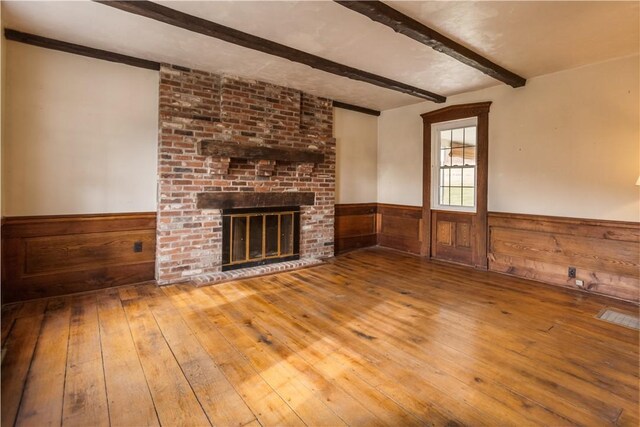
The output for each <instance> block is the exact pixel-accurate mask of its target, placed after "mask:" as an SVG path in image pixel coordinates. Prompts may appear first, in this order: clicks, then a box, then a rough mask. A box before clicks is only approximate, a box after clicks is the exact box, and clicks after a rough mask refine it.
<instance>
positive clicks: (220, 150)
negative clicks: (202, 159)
mask: <svg viewBox="0 0 640 427" xmlns="http://www.w3.org/2000/svg"><path fill="white" fill-rule="evenodd" d="M198 154H201V155H203V156H211V157H229V158H232V159H249V160H275V161H280V162H292V163H315V164H318V163H323V162H324V154H323V153H321V152H318V151H314V150H302V149H295V148H282V147H266V146H256V145H246V144H235V143H230V142H226V141H215V140H203V141H200V143H199V144H198Z"/></svg>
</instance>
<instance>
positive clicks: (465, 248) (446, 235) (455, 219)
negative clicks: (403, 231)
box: [431, 210, 475, 265]
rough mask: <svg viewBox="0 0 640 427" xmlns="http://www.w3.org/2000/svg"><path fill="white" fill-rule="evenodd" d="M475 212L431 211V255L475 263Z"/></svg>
mask: <svg viewBox="0 0 640 427" xmlns="http://www.w3.org/2000/svg"><path fill="white" fill-rule="evenodd" d="M474 219H475V214H473V213H466V212H447V211H436V210H432V211H431V230H432V233H431V257H432V258H436V259H441V260H445V261H453V262H457V263H460V264H467V265H473V261H474V256H473V255H474V254H473V249H474V246H475V243H474V241H473V229H474Z"/></svg>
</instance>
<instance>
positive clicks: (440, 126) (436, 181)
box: [431, 117, 478, 213]
mask: <svg viewBox="0 0 640 427" xmlns="http://www.w3.org/2000/svg"><path fill="white" fill-rule="evenodd" d="M469 126H475V127H476V130H477V128H478V118H477V117H469V118H467V119H459V120H451V121H449V122H440V123H434V124H432V125H431V209H434V210H440V211H452V212H471V213H475V212H476V211H477V206H478V159H477V158H476V167H475V169H474V171H475V179H474V182H475V183H476V184H475V188H476V191H474V199H473V207H467V206H449V205H441V204H440V192H439V189H440V173H439V172H440V167H439V162H438V159H440V156H439V154H440V132H441V131H443V130H450V129H457V128H461V127H469ZM476 135H477V132H476ZM477 144H478V141H477V140H476V147H477ZM476 153H477V151H476Z"/></svg>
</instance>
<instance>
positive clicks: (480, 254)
mask: <svg viewBox="0 0 640 427" xmlns="http://www.w3.org/2000/svg"><path fill="white" fill-rule="evenodd" d="M490 105H491V103H490V102H483V103H476V104H465V105H454V106H450V107H446V108H443V109H440V110H436V111H432V112H429V113H425V114H423V115H422V118H423V123H424V147H423V149H424V172H423V206H422V220H423V227H422V244H421V245H422V246H421V254H422V255H423V256H426V257H429V258H434V259H438V260H443V261H451V262H456V263H459V264H466V265H470V266H473V267H476V268H480V269H486V268H487V172H488V142H489V141H488V135H489V132H488V127H489V106H490ZM469 122H472V123H473V125H469V124H468V123H469ZM457 123H459V125H458V124H457ZM464 123H467V124H464ZM449 128H450V129H449ZM440 129H448V130H451V132H455V131H456V130H458V129H463V132H466V129H469V131H470V132H471V131H472V132H475V134H474V137H473V141H472V142H471V143H470V146H467V142H466V137H463V139H462V142H459V140H458V139H456V138H455V137H454V136H453V135H454V134H453V133H452V134H451V135H452V136H451V138H450V139H449V140H448V141H445V143H443V141H444V139H443V137H442V135H443V134H441V133H438V132H443V131H441V130H440ZM436 131H437V132H436ZM434 144H436V145H434ZM447 144H448V145H447ZM466 150H469V153H472V154H473V156H472V158H469V160H467V158H466V154H464V153H466V152H467V151H466ZM460 152H462V153H463V154H460ZM445 153H449V154H448V155H449V156H450V157H451V158H452V161H451V164H450V165H444V163H443V161H444V160H443V159H444V157H442V156H444V155H445ZM456 157H457V158H458V160H459V162H457V163H456V162H455V161H454V158H456ZM470 157H471V156H470ZM460 159H461V160H460ZM436 164H437V168H438V169H437V170H435V169H434V168H435V167H436V166H435V165H436ZM454 172H455V173H454ZM445 173H446V176H445ZM441 174H442V175H441ZM454 175H455V176H458V178H459V179H460V182H459V184H458V183H454ZM467 176H468V178H465V177H467ZM465 179H469V181H471V182H472V185H471V186H465V184H464V180H465ZM443 185H446V187H443ZM454 189H455V190H456V191H457V192H456V193H455V194H457V197H454V191H453V190H454ZM441 191H449V193H448V197H445V196H444V193H440V192H441ZM467 196H469V197H471V198H472V199H473V201H472V202H469V203H467V199H469V197H467ZM456 203H458V204H459V206H455V205H456Z"/></svg>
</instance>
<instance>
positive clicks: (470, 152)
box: [464, 145, 476, 166]
mask: <svg viewBox="0 0 640 427" xmlns="http://www.w3.org/2000/svg"><path fill="white" fill-rule="evenodd" d="M464 164H465V165H469V166H475V164H476V147H475V146H473V145H472V146H465V147H464Z"/></svg>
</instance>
